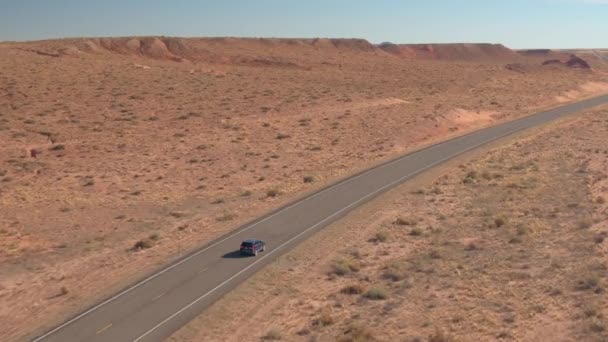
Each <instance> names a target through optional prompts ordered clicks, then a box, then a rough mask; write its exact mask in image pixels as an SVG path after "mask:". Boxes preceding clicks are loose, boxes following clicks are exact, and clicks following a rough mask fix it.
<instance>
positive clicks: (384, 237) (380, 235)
mask: <svg viewBox="0 0 608 342" xmlns="http://www.w3.org/2000/svg"><path fill="white" fill-rule="evenodd" d="M388 239H389V235H388V232H386V231H379V232H377V233H376V234H375V235H374V237H373V238H372V241H374V242H386V241H388Z"/></svg>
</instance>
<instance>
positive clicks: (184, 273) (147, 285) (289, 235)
mask: <svg viewBox="0 0 608 342" xmlns="http://www.w3.org/2000/svg"><path fill="white" fill-rule="evenodd" d="M607 102H608V95H606V96H601V97H597V98H593V99H589V100H585V101H582V102H578V103H573V104H568V105H565V106H563V107H560V108H557V109H553V110H549V111H545V112H541V113H538V114H534V115H532V116H528V117H525V118H522V119H518V120H515V121H511V122H508V123H504V124H501V125H497V126H494V127H490V128H487V129H483V130H479V131H476V132H474V133H471V134H467V135H464V136H461V137H458V138H455V139H451V140H449V141H446V142H443V143H439V144H436V145H433V146H430V147H427V148H425V149H422V150H420V151H417V152H413V153H411V154H408V155H405V156H403V157H400V158H398V159H395V160H393V161H390V162H388V163H385V164H382V165H380V166H378V167H375V168H372V169H370V170H367V171H365V172H363V173H360V174H358V175H354V176H352V177H350V178H348V179H345V180H343V181H341V182H338V183H337V184H334V185H332V186H329V187H327V188H325V189H322V190H320V191H318V192H316V193H314V194H312V195H310V196H308V197H306V198H304V199H301V200H299V201H297V202H295V203H292V204H290V205H288V206H286V207H284V208H282V209H279V210H278V211H276V212H274V213H272V214H270V215H268V216H266V217H263V218H261V219H259V220H257V221H254V222H253V223H251V224H248V225H246V226H243V227H240V228H239V229H237V230H235V231H234V232H233V233H231V234H229V235H227V236H225V237H223V238H221V239H218V240H217V241H215V242H213V243H211V244H209V245H208V246H206V247H204V248H202V249H200V250H199V251H197V252H195V253H193V254H191V255H190V256H188V257H186V258H184V259H182V260H180V261H178V262H176V263H174V264H172V265H169V266H168V267H166V268H164V269H163V270H161V271H159V272H157V273H155V274H153V275H151V276H150V277H149V278H147V279H145V280H143V281H141V282H139V283H137V284H135V285H133V286H132V287H130V288H128V289H125V290H124V291H122V292H121V293H118V294H116V295H115V296H113V297H112V298H110V299H108V300H106V301H104V302H103V303H100V304H99V305H97V306H95V307H93V308H91V309H89V310H87V311H85V312H83V313H82V314H80V315H78V316H76V317H74V318H73V319H71V320H69V321H67V322H66V323H64V324H62V325H60V326H59V327H57V328H55V329H53V330H51V331H49V332H47V333H46V334H44V335H42V336H40V337H38V338H36V339H34V341H36V342H37V341H48V342H51V341H53V342H71V341H87V342H101V341H104V342H106V341H107V342H116V341H142V342H143V341H160V340H163V339H164V338H166V337H168V336H169V335H170V334H171V333H172V332H174V331H175V330H177V329H178V328H180V327H181V326H182V325H184V324H186V323H187V322H188V321H189V320H191V319H192V318H193V317H194V316H196V315H197V314H199V313H200V312H201V311H202V310H203V309H205V308H206V307H208V306H209V305H210V304H212V303H213V302H214V301H216V300H217V299H218V298H219V297H221V296H222V295H224V294H225V293H226V292H228V291H229V290H231V289H232V288H234V287H235V286H236V285H238V284H239V283H240V282H242V281H243V280H245V279H247V277H249V276H251V275H252V274H253V273H254V272H256V271H258V270H259V269H260V268H262V267H263V266H264V265H266V264H268V263H269V262H271V261H272V260H273V259H275V258H276V257H277V256H278V255H280V254H281V253H284V252H286V251H287V250H289V249H290V248H292V247H293V246H294V245H295V244H297V243H298V242H300V241H302V240H303V239H304V238H305V237H306V236H308V235H309V234H311V233H313V232H315V231H316V230H318V229H320V228H322V227H324V226H326V225H327V224H329V223H331V222H332V221H334V220H336V219H338V218H339V217H341V216H343V215H344V214H346V213H348V212H349V211H351V210H353V209H354V208H356V207H357V206H359V205H361V204H362V203H364V202H366V201H368V200H370V199H371V198H373V197H374V196H377V195H379V194H381V193H382V192H384V191H386V190H388V189H390V188H392V187H394V186H396V185H397V184H399V183H401V182H403V181H405V180H407V179H409V178H412V177H413V176H415V175H417V174H419V173H421V172H423V171H425V170H427V169H429V168H431V167H433V166H435V165H437V164H439V163H441V162H444V161H446V160H448V159H451V158H454V157H455V156H458V155H460V154H462V153H464V152H467V151H469V150H471V149H474V148H476V147H479V146H481V145H483V144H486V143H488V142H491V141H494V140H496V139H498V138H501V137H505V136H507V135H509V134H512V133H514V132H517V131H521V130H523V129H527V128H530V127H534V126H537V125H540V124H543V123H546V122H548V121H551V120H554V119H557V118H560V117H563V116H566V115H569V114H572V113H575V112H578V111H581V110H584V109H588V108H591V107H594V106H597V105H600V104H604V103H607ZM404 133H407V132H404ZM247 238H258V239H262V240H264V241H266V242H267V250H266V252H263V253H261V254H259V255H258V257H240V256H239V255H238V254H237V253H235V250H236V249H237V248H238V246H239V244H240V242H241V241H242V240H245V239H247Z"/></svg>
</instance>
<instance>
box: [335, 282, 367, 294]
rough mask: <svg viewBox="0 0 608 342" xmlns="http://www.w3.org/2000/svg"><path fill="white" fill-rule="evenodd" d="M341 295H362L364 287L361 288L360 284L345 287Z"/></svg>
mask: <svg viewBox="0 0 608 342" xmlns="http://www.w3.org/2000/svg"><path fill="white" fill-rule="evenodd" d="M340 293H343V294H347V295H357V294H362V293H363V286H361V285H359V284H354V285H348V286H345V287H343V288H342V289H341V290H340Z"/></svg>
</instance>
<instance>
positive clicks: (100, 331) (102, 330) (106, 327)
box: [96, 323, 112, 335]
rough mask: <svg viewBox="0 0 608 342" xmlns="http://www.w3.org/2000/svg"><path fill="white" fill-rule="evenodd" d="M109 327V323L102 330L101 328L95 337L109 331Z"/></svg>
mask: <svg viewBox="0 0 608 342" xmlns="http://www.w3.org/2000/svg"><path fill="white" fill-rule="evenodd" d="M111 327H112V323H110V324H108V325H106V326H105V327H103V328H101V329H99V330H97V332H96V334H97V335H99V334H101V333H102V332H104V331H106V330H108V329H110V328H111Z"/></svg>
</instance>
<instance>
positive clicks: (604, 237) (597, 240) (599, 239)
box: [593, 234, 606, 243]
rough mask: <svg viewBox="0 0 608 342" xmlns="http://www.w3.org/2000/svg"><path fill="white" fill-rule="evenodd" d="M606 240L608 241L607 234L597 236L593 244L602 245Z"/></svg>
mask: <svg viewBox="0 0 608 342" xmlns="http://www.w3.org/2000/svg"><path fill="white" fill-rule="evenodd" d="M605 239H606V235H605V234H597V235H596V236H594V237H593V242H595V243H602V242H604V240H605Z"/></svg>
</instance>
